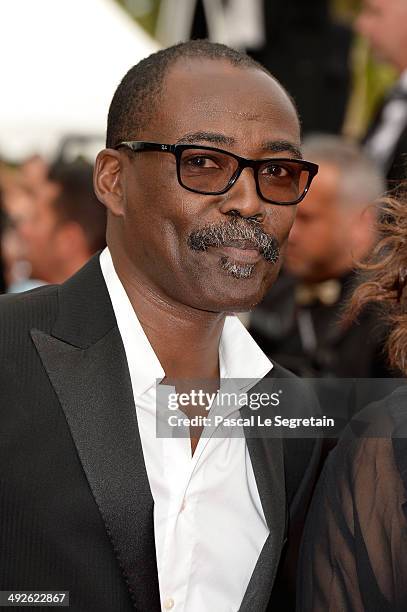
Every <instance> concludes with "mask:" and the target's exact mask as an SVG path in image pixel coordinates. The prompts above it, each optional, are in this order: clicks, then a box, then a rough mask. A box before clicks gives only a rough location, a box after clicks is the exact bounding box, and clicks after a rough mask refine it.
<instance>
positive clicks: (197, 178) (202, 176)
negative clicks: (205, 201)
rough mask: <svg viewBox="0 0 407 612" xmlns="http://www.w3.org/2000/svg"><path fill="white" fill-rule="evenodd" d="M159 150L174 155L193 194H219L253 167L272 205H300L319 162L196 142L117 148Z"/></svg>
mask: <svg viewBox="0 0 407 612" xmlns="http://www.w3.org/2000/svg"><path fill="white" fill-rule="evenodd" d="M120 147H127V148H128V149H131V150H132V151H134V152H140V151H159V152H161V153H172V154H173V155H175V159H176V164H177V178H178V182H179V184H180V185H181V186H182V187H184V189H187V190H188V191H192V192H194V193H200V194H203V195H220V194H222V193H226V191H229V189H230V188H231V187H232V186H233V185H234V184H235V183H236V181H237V179H238V178H239V176H240V174H241V172H242V170H243V169H244V168H253V172H254V180H255V183H256V190H257V193H258V195H259V196H260V197H261V198H262V199H263V200H265V201H266V202H270V203H271V204H278V205H290V204H298V202H301V200H302V199H303V198H304V196H305V195H306V193H307V191H308V189H309V187H310V185H311V182H312V179H313V178H314V176H315V175H316V174H317V172H318V165H317V164H313V163H312V162H308V161H305V160H302V159H291V158H288V157H287V158H286V157H273V158H269V159H246V158H244V157H240V156H239V155H235V154H234V153H230V152H229V151H224V150H223V149H217V148H214V147H204V146H201V145H194V144H160V143H158V142H143V141H138V140H132V141H128V142H121V143H120V144H118V145H116V147H115V149H118V148H120Z"/></svg>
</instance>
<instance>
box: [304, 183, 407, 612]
mask: <svg viewBox="0 0 407 612" xmlns="http://www.w3.org/2000/svg"><path fill="white" fill-rule="evenodd" d="M398 197H399V199H397V200H388V201H387V203H386V204H385V207H384V212H385V214H386V216H385V217H384V220H383V221H382V223H381V232H382V241H381V242H380V243H379V245H378V246H377V248H376V249H374V251H373V253H372V255H371V257H369V259H368V261H367V262H366V263H365V265H364V266H363V269H364V270H362V274H363V276H362V281H363V282H362V283H361V284H360V285H359V287H358V288H357V290H356V291H355V293H354V295H353V296H352V302H351V308H350V312H349V314H348V316H349V317H350V318H351V319H353V318H354V317H355V316H357V314H358V312H360V311H361V309H363V308H364V307H365V306H366V305H368V304H372V303H373V304H375V305H377V306H379V307H380V310H381V313H382V316H383V318H384V319H386V320H387V322H388V324H389V334H388V339H387V350H388V352H389V358H390V361H391V363H392V364H393V366H394V368H398V369H399V370H400V371H401V372H402V373H403V376H404V377H405V376H406V375H407V310H406V299H407V214H406V211H407V191H406V190H405V189H403V188H402V189H400V190H399V191H398ZM406 466H407V387H406V384H405V381H399V388H398V389H396V390H395V391H394V392H393V393H392V394H391V395H388V396H387V397H386V398H385V399H383V400H381V401H380V402H375V403H373V404H371V405H370V406H368V407H366V408H365V409H364V410H363V411H362V412H359V413H358V414H357V415H356V416H355V418H354V420H353V421H352V422H351V423H350V424H349V427H348V428H347V430H346V432H344V434H343V436H342V438H341V440H340V441H339V443H338V445H337V447H336V448H335V449H334V450H333V451H332V453H331V454H330V456H329V457H328V459H327V462H326V465H325V468H324V471H323V473H322V475H321V478H320V481H319V483H318V485H317V488H316V492H315V495H314V499H313V501H312V505H311V509H310V512H309V514H308V518H307V524H306V529H305V534H304V539H303V545H302V554H301V562H300V568H299V572H298V579H299V597H298V606H297V610H298V612H326V611H327V610H330V611H332V612H356V611H361V612H362V611H363V612H404V611H405V610H406V609H407V555H406V550H407V504H406V499H407V469H406Z"/></svg>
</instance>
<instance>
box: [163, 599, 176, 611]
mask: <svg viewBox="0 0 407 612" xmlns="http://www.w3.org/2000/svg"><path fill="white" fill-rule="evenodd" d="M173 607H174V600H173V598H172V597H167V599H166V600H165V601H164V608H165V609H166V610H171V608H173Z"/></svg>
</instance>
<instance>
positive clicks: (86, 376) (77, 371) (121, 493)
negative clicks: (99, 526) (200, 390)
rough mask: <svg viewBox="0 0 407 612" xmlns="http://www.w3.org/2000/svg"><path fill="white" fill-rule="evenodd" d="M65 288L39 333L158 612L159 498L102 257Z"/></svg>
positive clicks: (79, 441)
mask: <svg viewBox="0 0 407 612" xmlns="http://www.w3.org/2000/svg"><path fill="white" fill-rule="evenodd" d="M78 276H79V278H78ZM85 281H87V282H85ZM89 282H90V285H89V284H88V283H89ZM81 286H82V292H81V291H80V288H81ZM60 293H61V294H62V295H61V298H62V299H60V304H61V306H60V314H59V317H58V320H57V321H56V324H55V326H54V328H53V334H52V335H49V334H47V333H44V332H42V331H39V330H32V332H31V335H32V338H33V341H34V343H35V346H36V348H37V351H38V353H39V356H40V358H41V360H42V363H43V365H44V368H45V369H46V371H47V373H48V376H49V379H50V381H51V384H52V386H53V387H54V389H55V392H56V394H57V396H58V399H59V401H60V404H61V406H62V408H63V411H64V413H65V417H66V420H67V423H68V426H69V428H70V431H71V434H72V438H73V441H74V444H75V446H76V449H77V452H78V455H79V458H80V461H81V463H82V466H83V469H84V472H85V474H86V477H87V480H88V482H89V486H90V489H91V492H92V495H93V497H94V499H95V501H96V504H97V506H98V508H99V511H100V513H101V516H102V518H103V521H104V524H105V527H106V532H107V534H108V536H109V538H110V540H111V542H112V546H113V549H114V552H115V555H116V557H117V559H118V562H119V564H120V567H121V569H122V573H123V575H124V578H125V580H126V583H127V585H128V588H129V591H130V594H131V596H132V599H133V602H134V604H135V607H136V608H138V609H141V610H147V609H148V610H151V611H152V612H155V611H156V610H157V611H158V610H160V599H159V588H158V576H157V565H156V556H155V543H154V524H153V498H152V495H151V491H150V486H149V482H148V477H147V472H146V468H145V464H144V458H143V451H142V446H141V440H140V435H139V431H138V425H137V417H136V410H135V406H134V399H133V392H132V387H131V382H130V375H129V371H128V366H127V360H126V357H125V352H124V348H123V344H122V340H121V337H120V333H119V330H118V328H117V326H116V324H115V319H114V314H113V310H112V307H111V304H110V300H109V297H108V293H107V290H106V287H105V285H104V281H103V277H102V274H101V271H100V267H99V262H98V261H97V262H95V261H93V262H91V263H90V264H88V266H86V267H85V268H84V269H83V271H81V273H79V275H76V276H75V277H73V279H71V281H69V283H67V284H65V285H62V287H61V291H60ZM73 307H74V308H75V310H74V311H73V310H72V308H73ZM95 309H96V310H97V311H98V313H97V316H96V317H95ZM75 314H77V316H76V317H75ZM55 336H57V337H55Z"/></svg>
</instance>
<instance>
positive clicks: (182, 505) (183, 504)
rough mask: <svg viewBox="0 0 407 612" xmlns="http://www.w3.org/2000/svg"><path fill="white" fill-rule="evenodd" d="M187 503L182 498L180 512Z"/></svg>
mask: <svg viewBox="0 0 407 612" xmlns="http://www.w3.org/2000/svg"><path fill="white" fill-rule="evenodd" d="M186 505H187V502H186V501H185V499H183V500H182V504H181V512H182V511H183V510H185V506H186Z"/></svg>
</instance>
